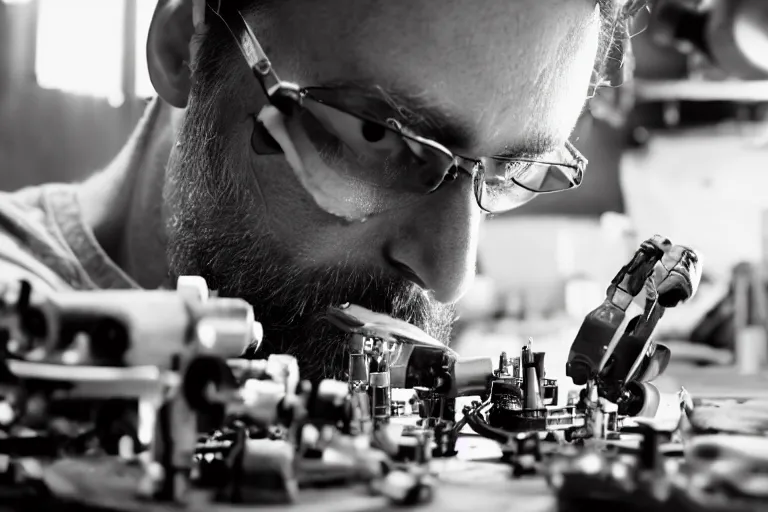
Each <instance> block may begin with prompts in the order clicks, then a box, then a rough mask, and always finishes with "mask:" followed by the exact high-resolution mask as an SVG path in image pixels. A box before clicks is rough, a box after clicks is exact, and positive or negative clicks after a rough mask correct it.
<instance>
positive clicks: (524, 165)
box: [504, 160, 533, 180]
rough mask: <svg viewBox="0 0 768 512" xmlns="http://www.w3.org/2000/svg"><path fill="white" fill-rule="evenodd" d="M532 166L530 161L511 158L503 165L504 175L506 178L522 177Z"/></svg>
mask: <svg viewBox="0 0 768 512" xmlns="http://www.w3.org/2000/svg"><path fill="white" fill-rule="evenodd" d="M532 167H533V163H531V162H521V161H519V160H512V161H509V162H507V163H506V165H505V166H504V177H505V178H507V179H513V178H514V179H518V180H519V179H522V178H524V177H525V175H526V174H527V173H528V172H530V170H531V168H532Z"/></svg>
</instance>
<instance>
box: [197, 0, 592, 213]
mask: <svg viewBox="0 0 768 512" xmlns="http://www.w3.org/2000/svg"><path fill="white" fill-rule="evenodd" d="M208 7H209V8H210V9H211V10H212V11H213V13H214V14H215V15H216V16H217V17H218V18H219V19H220V20H221V22H222V23H223V24H224V26H225V27H226V28H227V30H228V31H229V33H230V34H231V35H232V37H233V38H234V40H235V44H237V46H238V48H239V49H240V53H241V54H242V56H243V58H244V59H245V61H246V63H247V64H248V66H249V68H250V69H251V71H252V72H253V74H254V76H255V78H256V80H257V81H258V82H259V85H260V86H261V88H262V90H263V92H264V94H265V96H266V97H267V100H268V101H269V102H270V104H272V105H273V106H274V107H276V108H277V109H278V110H280V111H281V112H284V113H285V112H290V109H291V105H292V104H293V105H298V106H300V107H301V106H302V99H303V98H304V97H306V96H309V97H310V98H311V99H312V100H313V101H315V102H317V103H320V104H322V105H325V106H327V107H329V108H333V109H336V110H338V111H340V112H343V113H344V114H347V115H349V116H352V117H354V118H356V119H358V120H360V121H363V122H368V123H372V124H375V125H377V126H379V127H381V128H383V129H386V130H389V131H392V132H394V133H396V134H398V135H399V136H400V137H403V138H407V139H410V140H412V141H414V142H417V143H419V144H423V145H425V146H427V147H428V148H431V149H432V150H435V151H437V152H439V153H442V154H443V155H445V156H446V157H448V158H449V159H450V162H451V164H450V166H449V167H448V169H447V170H446V172H447V173H448V174H446V176H445V177H444V181H443V183H445V182H451V181H453V180H455V178H456V177H457V174H458V173H457V172H450V171H452V170H453V169H456V170H461V171H463V172H464V173H465V174H467V175H468V176H469V177H470V178H471V179H472V181H473V189H474V190H473V192H474V195H475V200H476V202H477V205H478V206H479V207H480V209H481V210H483V211H484V212H486V213H489V214H498V213H504V212H506V211H510V210H511V209H509V210H501V211H491V210H488V209H487V208H485V207H484V206H483V205H482V200H481V198H482V191H483V188H482V185H483V184H484V183H485V168H486V165H485V163H484V162H483V161H482V160H483V159H494V160H496V161H498V162H502V163H530V164H537V165H548V166H554V167H558V168H567V169H571V170H573V171H575V174H567V173H565V172H563V175H564V176H565V177H566V178H567V179H568V181H569V182H570V183H571V185H572V186H571V187H569V188H565V189H562V190H550V191H539V190H535V189H532V188H530V187H528V186H526V185H524V184H522V183H520V182H519V181H518V180H517V179H515V177H514V176H510V177H509V178H508V179H510V180H511V181H512V183H514V184H515V185H516V186H518V187H520V188H522V189H523V190H527V191H528V192H531V193H533V194H536V195H540V194H554V193H558V192H566V191H569V190H574V189H576V188H578V187H580V186H581V184H582V181H583V177H584V172H585V171H586V168H587V164H588V160H587V158H586V157H585V156H584V155H582V154H581V152H579V150H578V149H576V147H575V146H574V145H573V144H572V143H571V142H570V141H568V140H566V141H565V143H564V149H565V150H566V151H568V153H569V154H570V155H571V157H572V158H573V159H574V163H563V162H559V163H555V162H548V161H544V160H535V159H529V158H522V157H502V156H487V157H468V156H464V155H460V154H456V153H454V152H452V151H451V150H450V149H448V148H447V147H445V146H444V145H442V144H440V143H439V142H437V141H435V140H432V139H430V138H426V137H422V136H420V135H416V134H414V133H404V131H403V129H404V127H403V126H402V125H401V124H400V122H399V121H397V120H395V119H388V120H387V122H383V121H381V120H379V119H373V118H369V117H367V116H364V115H362V114H359V113H356V112H350V111H349V110H348V109H346V108H344V107H339V106H338V105H333V104H330V103H328V102H325V101H322V100H320V99H319V98H316V97H314V96H312V95H311V92H312V91H313V90H332V88H330V87H322V86H306V87H301V86H299V85H298V84H295V83H292V82H287V81H284V80H282V79H281V78H280V77H279V76H278V75H277V72H276V71H275V69H274V68H273V67H272V62H271V61H270V60H269V57H268V56H267V54H266V52H265V51H264V49H263V48H262V47H261V44H260V43H259V41H258V39H257V38H256V35H255V34H254V32H253V30H252V29H251V27H250V26H249V25H248V22H247V21H246V20H245V17H244V16H243V15H242V13H241V12H240V11H237V18H238V19H239V22H240V23H242V27H241V30H242V31H243V32H244V33H245V34H246V35H247V39H246V41H247V42H248V43H250V45H251V48H250V50H251V51H250V52H249V51H248V49H246V47H245V46H244V44H243V40H242V38H241V37H239V36H238V35H237V34H236V33H235V31H234V30H233V29H232V27H231V26H230V25H229V23H227V21H226V20H225V19H224V17H223V16H222V15H221V13H220V12H219V11H218V10H217V9H214V8H213V7H211V6H210V5H208ZM251 53H252V54H253V55H251ZM270 81H271V82H273V83H272V84H271V85H269V84H268V83H269V82H270ZM302 108H303V107H302ZM393 124H394V125H395V126H392V125H393ZM462 162H467V163H470V164H472V166H471V170H470V169H468V168H467V166H466V165H462ZM443 183H441V185H440V186H438V187H437V188H435V189H434V190H433V191H431V192H430V193H433V192H436V191H437V190H439V189H440V188H441V187H442V184H443Z"/></svg>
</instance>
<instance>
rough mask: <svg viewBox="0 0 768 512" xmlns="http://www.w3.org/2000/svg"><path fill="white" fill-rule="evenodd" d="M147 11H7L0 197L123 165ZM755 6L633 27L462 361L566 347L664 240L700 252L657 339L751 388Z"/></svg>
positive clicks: (473, 301) (758, 90)
mask: <svg viewBox="0 0 768 512" xmlns="http://www.w3.org/2000/svg"><path fill="white" fill-rule="evenodd" d="M155 3H156V0H0V190H16V189H19V188H21V187H24V186H28V185H34V184H38V183H43V182H48V181H71V180H79V179H82V178H84V177H86V176H88V175H89V174H90V173H92V172H95V171H97V170H98V169H100V168H101V167H103V166H104V165H105V164H107V163H108V162H109V160H110V159H111V158H113V157H114V156H115V155H116V153H117V152H118V150H119V149H120V147H121V146H122V145H123V143H124V142H125V141H126V139H127V137H128V135H129V134H130V132H131V131H132V129H133V127H134V126H135V124H136V122H137V120H138V119H139V117H140V116H141V114H142V112H143V109H144V106H145V105H146V99H147V98H148V97H150V96H151V95H152V94H153V90H152V86H151V84H150V82H149V78H148V75H147V72H146V59H145V50H144V44H145V38H146V32H147V27H148V25H149V22H150V19H151V16H152V13H153V10H154V6H155ZM705 4H706V5H708V6H709V9H710V10H709V11H706V12H705V11H704V10H703V9H704V7H703V6H704V5H705ZM766 5H768V2H764V1H762V0H733V1H728V2H711V1H710V2H704V1H703V0H702V1H701V2H699V1H696V0H658V1H657V2H655V9H654V11H653V14H652V15H648V14H643V15H641V16H640V17H639V18H638V19H637V22H636V23H635V26H634V27H633V35H634V37H633V38H632V43H633V44H632V46H633V48H634V57H635V59H634V67H635V73H634V79H633V80H632V81H631V82H629V83H628V84H625V86H624V87H622V88H620V89H604V90H602V91H601V92H600V93H599V94H598V96H597V97H596V98H595V99H594V100H593V101H592V102H591V104H590V106H589V108H588V109H586V110H585V113H584V115H583V117H582V119H581V121H580V122H579V126H578V128H577V130H576V133H575V136H574V141H575V145H576V146H577V147H578V148H579V149H580V150H581V151H582V152H583V153H584V154H585V155H586V156H587V157H588V158H589V160H590V166H589V169H588V173H587V175H586V177H585V181H584V184H583V185H582V187H581V188H579V189H578V190H576V191H574V192H569V193H565V194H555V195H552V196H547V197H542V198H539V199H537V200H536V201H534V202H532V203H530V204H529V205H526V206H525V207H523V208H521V209H519V210H517V211H514V212H512V213H510V214H508V215H504V216H499V217H497V218H494V219H492V220H491V221H490V222H488V223H487V224H486V226H485V228H484V237H483V241H482V243H481V248H480V268H479V272H480V275H479V277H478V280H477V282H476V285H475V287H474V289H473V290H472V291H471V292H470V294H469V295H468V296H467V298H466V299H465V300H464V301H463V303H462V309H461V311H462V318H461V320H460V322H459V324H458V326H457V332H456V336H455V341H454V343H455V344H456V346H457V348H459V349H460V350H462V351H463V352H465V353H467V355H472V354H471V353H472V352H482V353H488V352H489V351H496V348H497V347H496V344H497V343H498V344H502V343H507V344H508V343H509V340H510V338H514V339H519V341H520V343H522V342H523V341H524V340H525V339H527V337H528V336H533V337H535V338H536V339H537V340H538V341H540V342H542V343H547V341H546V340H559V341H557V343H559V345H558V347H567V346H568V343H569V340H571V339H573V334H574V332H575V329H577V328H578V325H579V324H580V322H581V320H582V319H583V317H584V315H585V314H586V313H587V312H588V311H590V310H591V309H593V308H594V307H596V306H597V305H598V304H599V303H600V302H601V301H602V299H603V298H604V294H605V288H606V287H607V285H608V283H609V282H610V280H611V278H613V276H614V275H615V274H616V272H618V270H619V269H620V268H621V266H622V265H623V264H624V263H626V262H627V261H628V260H629V258H630V257H631V255H632V253H633V252H634V250H635V249H636V248H637V247H638V244H639V243H640V242H641V241H642V240H644V239H646V238H649V237H650V236H652V235H654V234H656V233H659V234H663V235H665V236H667V237H669V238H671V240H672V241H673V242H675V243H679V244H684V245H690V246H693V247H695V248H697V249H699V250H700V251H701V252H702V254H703V255H704V259H705V269H706V270H705V275H704V279H703V282H702V285H701V287H700V290H699V294H698V295H697V297H696V298H694V299H693V300H692V301H691V302H690V303H689V304H687V305H686V306H684V307H682V308H679V309H677V310H671V311H669V312H668V313H667V315H666V317H665V320H664V322H663V324H664V326H663V327H662V328H661V329H660V331H659V332H658V338H659V339H666V340H668V341H669V343H671V344H674V345H676V347H677V349H676V350H675V351H674V353H675V354H676V356H675V357H676V358H677V359H678V360H680V359H683V358H688V359H691V360H694V361H695V362H696V363H697V364H702V363H706V364H718V365H724V366H723V368H724V370H723V371H726V370H727V369H729V368H731V369H732V367H731V366H729V365H732V364H734V362H735V363H736V364H737V365H738V367H739V369H740V372H741V373H742V374H744V375H756V374H758V375H759V374H762V368H764V367H765V366H766V362H767V360H768V356H766V353H768V350H766V335H765V333H766V320H765V318H766V316H767V315H766V314H765V313H768V310H766V309H768V306H766V305H765V303H764V302H763V297H764V292H765V283H764V281H763V278H762V275H763V269H764V268H765V265H766V263H765V262H766V260H768V194H765V193H763V191H764V190H766V189H768V173H767V172H765V171H766V169H765V168H766V161H767V159H766V157H768V117H767V114H768V51H767V50H768V9H766ZM712 6H714V7H712ZM96 20H98V22H97V21H96ZM702 49H704V50H708V53H707V52H702V51H699V50H702ZM627 62H628V63H629V62H630V61H627ZM737 267H738V269H739V272H737V273H736V274H734V269H736V268H737ZM734 275H738V276H743V277H740V278H739V279H741V280H742V281H739V282H748V286H746V287H745V286H735V285H734V283H735V282H736V281H734ZM741 290H748V291H741ZM749 290H751V291H749ZM739 294H742V295H743V294H746V295H748V299H745V300H742V299H741V298H740V297H741V296H740V295H739ZM746 295H745V297H746ZM542 340H545V341H542ZM563 340H565V341H563ZM555 342H556V341H552V343H555ZM564 343H565V344H564ZM742 346H743V347H747V346H749V347H748V348H744V349H743V350H742V349H739V350H736V348H737V347H742ZM505 349H508V346H505ZM566 351H567V349H565V348H563V349H561V350H559V351H558V353H559V354H560V355H561V356H562V357H565V355H566V354H565V352H566ZM555 357H559V356H555ZM728 371H730V370H728ZM755 382H756V381H755ZM763 387H764V386H763Z"/></svg>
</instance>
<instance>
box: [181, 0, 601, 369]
mask: <svg viewBox="0 0 768 512" xmlns="http://www.w3.org/2000/svg"><path fill="white" fill-rule="evenodd" d="M209 15H210V14H209ZM248 21H249V24H251V26H252V27H254V29H255V31H256V35H257V37H258V38H259V40H260V41H261V43H262V45H263V46H264V47H265V50H266V51H267V54H268V55H269V56H270V59H271V60H272V63H273V65H274V67H275V69H276V71H277V72H278V74H280V76H281V78H283V79H284V80H289V81H293V82H296V83H298V84H300V85H302V86H312V85H318V84H325V83H329V82H355V83H367V84H371V85H376V86H379V87H381V88H382V89H383V90H384V91H387V90H389V89H397V90H400V91H408V92H409V94H410V95H411V96H413V97H416V98H418V103H419V106H420V109H423V110H420V111H417V112H415V114H416V115H417V116H418V115H424V116H425V117H432V115H433V114H436V115H435V117H437V114H439V117H441V118H447V119H449V120H450V121H451V123H452V124H453V125H455V126H456V127H459V128H461V130H462V131H464V132H466V135H467V137H465V139H466V140H465V141H464V142H463V143H462V144H463V146H462V147H457V146H455V145H451V144H452V142H453V141H441V140H439V139H438V142H441V143H443V144H445V145H446V146H448V147H449V149H451V150H452V151H454V152H456V153H460V154H464V155H477V156H482V155H494V154H500V153H504V152H506V151H507V150H509V149H510V148H517V147H521V146H526V145H530V144H531V143H532V142H536V140H538V139H539V138H540V137H545V138H555V139H557V140H559V141H561V142H565V140H566V139H567V137H568V135H569V134H570V132H571V130H572V128H573V126H574V125H575V123H576V120H577V118H578V116H579V113H580V111H581V108H582V106H583V102H584V99H585V96H586V94H587V90H588V85H589V81H590V77H591V72H592V69H593V65H594V61H595V57H596V52H597V46H598V37H599V36H598V32H599V22H598V17H597V12H596V10H595V7H594V3H593V2H592V1H590V0H577V1H574V0H485V1H483V2H481V3H478V2H467V1H464V0H419V1H412V0H408V1H406V0H402V1H399V0H397V1H394V0H392V1H387V2H380V1H376V0H354V1H352V0H324V1H322V2H319V1H311V0H292V1H288V2H274V7H273V8H272V10H271V11H270V12H269V13H268V14H262V15H261V17H259V16H251V17H248ZM226 76H227V78H226V80H227V81H228V83H231V84H235V85H234V87H233V89H232V90H234V91H236V92H235V93H233V92H232V90H226V91H227V92H226V94H227V98H229V99H228V100H227V101H228V103H227V104H226V106H225V107H224V108H214V109H211V105H213V104H215V102H213V101H211V98H214V97H216V98H217V99H216V101H219V100H220V98H218V97H217V95H221V94H225V93H223V92H221V91H216V90H208V91H200V90H197V91H196V92H195V91H193V95H192V97H191V98H190V104H189V106H188V109H187V114H186V119H185V122H184V125H183V127H182V130H181V134H180V138H179V145H178V146H177V148H176V150H175V151H174V154H173V157H172V160H171V164H170V167H169V171H168V178H167V186H166V199H167V208H168V212H169V242H170V243H169V252H170V254H169V257H170V262H171V271H172V274H173V275H180V274H190V273H195V274H200V275H203V276H204V277H206V278H207V279H208V280H209V284H211V286H212V287H215V288H217V289H218V290H219V292H220V294H222V295H230V296H232V295H234V296H240V297H244V298H246V299H248V300H249V301H250V302H251V303H252V304H253V306H254V309H255V312H256V316H257V319H258V320H260V321H261V322H262V324H263V325H264V331H265V342H264V344H263V346H262V350H263V351H264V352H275V351H277V352H283V353H285V352H288V353H293V354H295V355H296V356H297V357H298V358H299V360H300V363H301V364H302V368H303V371H304V373H305V375H309V376H310V377H318V376H321V375H322V376H337V375H338V369H339V366H338V364H339V361H340V354H341V351H340V350H339V342H340V340H341V339H342V338H341V335H340V333H338V332H336V331H334V330H333V328H331V327H330V325H328V324H327V322H325V321H324V320H323V319H322V318H321V315H322V313H323V312H324V311H325V309H326V308H327V307H328V306H330V305H339V304H342V303H345V302H351V303H356V304H359V305H362V306H364V307H368V308H370V309H374V310H377V311H380V312H386V313H389V314H391V315H393V316H397V317H400V318H402V319H404V320H407V321H410V322H412V323H414V324H415V325H417V326H419V327H421V328H423V329H424V330H425V331H427V332H428V333H429V334H431V335H433V336H434V337H436V338H438V339H441V340H443V341H446V342H447V340H448V336H449V333H450V326H451V323H452V320H453V308H452V307H451V303H453V302H455V301H456V300H457V299H458V298H459V297H460V296H461V295H462V294H463V292H464V291H465V290H466V289H467V287H468V286H469V285H470V283H471V281H472V278H473V276H474V271H475V263H476V253H477V239H478V230H479V226H480V222H481V221H482V219H483V215H482V214H481V211H480V209H479V207H478V206H477V203H476V201H475V198H474V195H473V191H472V183H471V180H470V179H469V178H468V177H467V176H463V175H462V176H461V177H459V178H458V179H457V180H456V181H454V182H451V183H450V184H447V185H445V186H443V187H441V188H439V189H438V190H437V191H436V192H434V193H432V194H429V195H425V196H424V197H423V198H422V199H420V200H418V201H414V202H409V203H408V204H407V206H405V207H401V208H398V209H395V210H390V211H386V212H384V213H382V214H379V215H375V216H372V217H370V218H368V219H367V220H366V221H365V222H348V221H345V220H343V219H341V218H338V217H336V216H334V215H331V214H329V213H327V212H326V211H324V210H323V209H322V208H319V207H318V206H317V204H316V203H315V201H314V200H313V198H312V196H311V195H310V194H309V193H308V192H307V191H306V190H305V189H304V188H302V186H301V185H300V183H299V181H298V180H297V179H296V177H295V175H294V173H293V172H292V170H291V167H290V166H289V165H288V164H287V162H286V160H285V158H284V157H283V156H282V155H277V156H260V155H257V154H256V153H255V152H254V151H253V149H252V145H251V144H250V139H251V136H252V134H253V131H254V118H253V116H254V115H256V114H258V113H259V111H260V109H261V107H262V106H263V105H264V97H263V95H262V94H261V92H260V90H259V87H258V85H257V82H256V81H255V80H254V78H253V76H252V75H251V74H250V73H249V71H248V69H247V67H246V66H245V64H244V61H243V63H242V64H238V65H236V66H233V67H232V69H231V70H230V69H227V70H226ZM196 95H197V97H195V96H196ZM203 96H206V97H203ZM230 99H231V101H230ZM218 105H222V104H221V103H218ZM402 106H404V107H406V108H409V109H411V110H413V106H409V105H407V104H406V105H402ZM424 135H425V136H428V137H430V136H433V134H431V133H425V134H424ZM520 250H525V241H524V240H521V245H520Z"/></svg>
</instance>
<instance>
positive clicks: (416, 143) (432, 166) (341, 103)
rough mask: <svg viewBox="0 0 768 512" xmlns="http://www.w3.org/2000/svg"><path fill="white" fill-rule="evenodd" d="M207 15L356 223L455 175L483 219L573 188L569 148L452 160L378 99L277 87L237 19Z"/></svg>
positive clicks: (576, 160) (579, 159) (576, 167)
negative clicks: (334, 182) (349, 201)
mask: <svg viewBox="0 0 768 512" xmlns="http://www.w3.org/2000/svg"><path fill="white" fill-rule="evenodd" d="M214 13H215V14H216V15H217V16H218V17H219V18H220V19H221V20H222V22H223V23H224V25H225V26H226V27H227V29H228V30H229V31H230V32H231V34H232V35H233V37H234V38H235V41H236V42H237V45H238V47H239V48H240V51H241V53H242V54H243V57H244V58H245V60H246V61H247V63H248V65H249V67H250V68H251V70H252V72H253V73H254V76H255V77H256V78H257V80H258V81H259V84H260V86H261V87H262V89H263V90H264V92H265V94H266V96H267V98H268V99H269V103H270V104H271V105H272V106H274V107H275V108H277V109H278V110H279V111H280V112H281V113H283V114H284V115H285V116H286V118H287V119H288V122H287V126H288V133H289V134H290V136H291V138H292V139H294V138H299V139H302V140H301V143H299V144H296V148H297V150H298V152H299V153H307V152H310V151H313V150H314V152H316V155H315V156H317V155H319V158H320V159H321V161H322V163H323V164H324V165H325V166H326V167H327V168H329V169H331V170H332V171H333V172H334V173H335V174H336V176H335V179H341V180H342V181H343V182H344V183H348V184H349V185H350V188H349V189H350V190H354V192H355V194H357V195H358V196H359V197H360V196H362V197H363V199H362V200H360V199H359V197H358V200H357V201H356V203H357V204H360V205H366V206H365V207H364V209H365V208H368V209H370V210H371V211H367V212H361V216H367V215H370V214H373V213H376V212H374V211H373V210H376V211H382V210H385V209H387V208H396V207H398V206H400V205H401V204H402V203H401V202H399V200H398V199H397V195H398V193H401V194H406V195H413V194H418V195H424V194H429V193H432V192H435V191H436V190H437V189H438V188H439V187H441V186H442V185H443V184H445V183H449V182H451V181H454V180H455V179H457V178H458V176H459V173H460V172H463V173H465V174H467V175H468V176H469V177H470V178H471V179H472V183H473V189H474V195H475V198H476V200H477V204H478V205H479V207H480V208H481V209H482V210H483V211H485V212H487V213H501V212H505V211H508V210H511V209H513V208H516V207H518V206H520V205H522V204H524V203H526V202H528V201H529V200H530V199H532V198H533V197H535V196H536V195H537V194H548V193H554V192H562V191H565V190H570V189H574V188H576V187H578V186H579V185H581V182H582V179H583V176H584V170H585V169H586V166H587V160H586V158H584V156H582V155H581V154H580V153H579V152H578V150H577V149H576V148H575V147H573V145H572V144H571V143H570V142H566V143H565V145H564V146H563V147H562V148H560V149H558V150H556V151H554V152H553V154H552V155H551V157H548V158H546V159H545V160H535V159H528V158H508V157H499V156H490V157H477V158H475V157H468V156H463V155H458V154H455V153H453V152H451V151H450V150H449V149H448V148H446V147H445V146H443V145H441V144H440V143H438V142H435V141H434V140H430V139H428V138H425V137H421V136H419V135H418V134H416V133H415V132H414V131H413V130H412V129H411V128H409V126H407V123H406V121H404V120H403V118H402V117H403V116H402V114H400V113H399V112H398V111H397V109H396V108H394V107H393V106H392V105H391V103H390V102H387V101H386V100H385V99H384V98H383V97H382V98H380V101H378V102H377V103H376V102H374V103H376V104H375V105H373V104H372V101H373V99H372V98H370V97H367V96H364V95H360V94H357V95H355V94H350V93H349V91H345V90H344V89H341V88H329V87H300V86H298V85H296V84H293V83H290V82H286V81H283V80H281V79H280V78H279V77H278V75H277V73H276V72H275V70H274V69H273V67H272V64H271V62H270V60H269V58H268V57H267V55H266V54H265V52H264V50H263V49H262V47H261V45H260V44H259V42H258V40H257V38H256V36H255V35H254V33H253V31H252V30H251V28H250V27H249V26H248V24H247V22H246V21H245V19H244V18H243V16H242V15H241V14H240V13H237V15H236V16H234V19H233V21H232V26H230V24H228V23H227V22H226V21H225V20H224V18H223V17H222V16H221V15H220V14H219V12H217V11H215V10H214ZM235 29H236V30H235ZM238 34H240V35H238ZM382 107H383V108H382ZM299 156H302V155H299ZM312 161H314V162H317V158H314V160H312Z"/></svg>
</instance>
